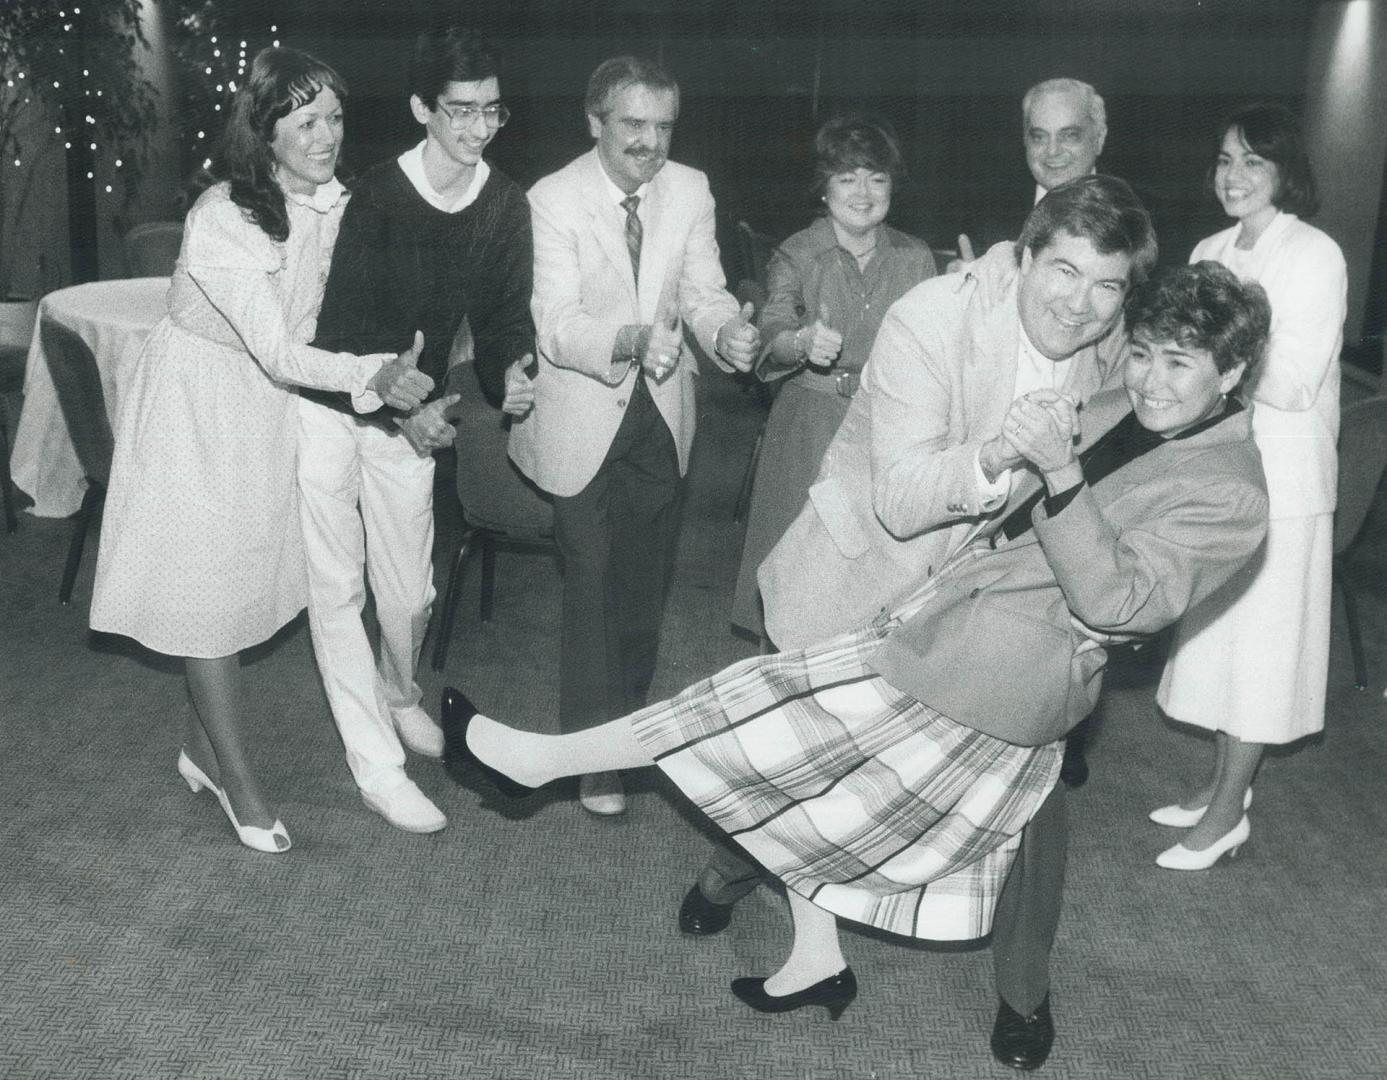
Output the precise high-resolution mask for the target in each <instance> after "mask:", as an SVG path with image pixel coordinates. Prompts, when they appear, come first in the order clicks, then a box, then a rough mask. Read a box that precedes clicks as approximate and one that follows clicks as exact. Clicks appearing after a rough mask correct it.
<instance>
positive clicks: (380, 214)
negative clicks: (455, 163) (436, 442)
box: [313, 158, 535, 406]
mask: <svg viewBox="0 0 1387 1080" xmlns="http://www.w3.org/2000/svg"><path fill="white" fill-rule="evenodd" d="M533 270H534V241H533V238H532V236H531V233H530V206H529V203H528V202H527V201H526V198H525V193H524V192H523V191H522V190H521V189H520V186H519V185H518V184H516V183H515V182H514V181H513V180H511V179H510V177H508V176H506V175H505V174H504V173H502V172H501V171H500V170H499V169H497V168H495V167H494V166H493V167H492V168H491V175H490V176H488V177H487V180H486V183H485V184H484V185H483V186H482V190H481V191H480V192H479V193H478V195H477V198H476V201H475V202H473V203H472V204H471V205H469V206H467V207H465V208H464V209H462V210H459V211H457V212H456V213H451V214H450V213H447V212H445V211H443V210H438V209H436V208H435V207H433V206H431V205H430V204H429V203H427V202H425V201H424V199H423V198H422V197H421V196H420V195H419V193H418V192H417V191H416V190H415V188H414V185H413V184H411V183H410V181H409V178H408V177H407V176H405V174H404V171H403V170H402V169H401V168H400V165H399V162H398V161H396V160H395V159H393V158H392V159H390V160H389V161H383V162H381V163H380V164H378V165H375V166H373V167H372V168H370V169H368V170H367V171H366V172H365V173H363V174H362V175H361V177H360V178H359V179H358V180H357V182H356V183H355V184H353V185H352V197H351V201H350V202H349V203H348V204H347V209H346V211H345V212H344V214H343V217H342V228H341V232H340V233H339V234H338V237H337V246H336V248H335V249H334V251H333V255H332V269H331V271H330V273H329V275H328V280H327V290H326V293H325V295H324V297H323V306H322V311H321V313H320V314H319V316H318V331H317V336H316V337H315V338H314V341H313V344H314V345H316V346H318V347H319V348H323V349H330V350H332V351H335V352H351V353H358V354H361V353H374V352H403V351H404V350H405V349H407V348H409V346H410V343H411V342H412V341H413V338H414V331H415V330H422V331H423V333H424V351H423V354H422V355H421V357H420V360H419V367H420V370H422V371H424V372H425V373H426V374H427V375H429V376H431V377H432V378H433V380H434V382H435V383H436V386H435V388H434V392H433V396H435V397H437V396H439V395H441V394H442V393H443V384H444V375H445V374H446V372H447V367H448V354H449V350H450V348H451V346H452V343H453V337H454V335H455V334H456V333H457V330H458V326H459V324H460V323H461V322H462V317H463V316H464V315H466V316H467V318H468V321H469V323H470V324H471V327H472V335H473V341H474V345H475V349H476V364H475V368H476V376H477V379H478V381H479V382H480V383H481V387H482V391H483V392H484V393H485V394H486V397H487V399H488V400H490V401H491V402H492V403H493V404H495V405H498V406H499V405H500V403H501V399H502V397H503V396H504V394H505V372H506V368H507V367H508V366H509V365H510V364H511V362H512V361H514V360H517V359H519V358H520V357H521V356H524V355H525V354H526V353H530V354H533V353H534V348H535V332H534V324H533V322H532V321H531V318H530V288H531V282H532V277H533ZM313 396H314V397H317V395H313ZM336 398H337V400H336V401H334V402H331V403H333V404H337V405H339V406H340V405H341V404H343V403H344V401H345V398H344V397H343V396H342V395H337V396H336ZM319 400H323V399H321V398H320V399H319Z"/></svg>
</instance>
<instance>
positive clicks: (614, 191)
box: [598, 161, 650, 224]
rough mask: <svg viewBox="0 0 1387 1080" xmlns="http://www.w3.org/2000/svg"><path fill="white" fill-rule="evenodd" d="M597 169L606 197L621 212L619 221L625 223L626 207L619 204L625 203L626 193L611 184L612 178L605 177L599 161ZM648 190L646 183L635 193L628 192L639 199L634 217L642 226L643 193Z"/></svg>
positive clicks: (605, 174) (604, 171)
mask: <svg viewBox="0 0 1387 1080" xmlns="http://www.w3.org/2000/svg"><path fill="white" fill-rule="evenodd" d="M598 169H599V171H600V172H601V173H602V182H603V183H604V184H606V185H607V197H608V198H609V199H611V200H612V202H613V203H614V204H615V205H616V208H617V209H618V210H620V211H621V220H622V221H625V220H626V207H624V206H622V205H621V204H622V202H624V201H625V199H626V196H627V192H625V191H622V190H621V188H619V187H617V186H616V184H614V183H613V182H612V178H611V177H610V176H608V175H607V170H606V169H605V168H603V167H602V163H601V162H600V161H599V162H598ZM649 190H650V185H649V184H648V183H645V184H642V185H641V186H640V187H638V188H636V190H635V191H632V192H630V194H632V195H634V196H636V197H637V198H638V199H640V202H639V203H637V204H636V217H638V218H640V219H641V222H642V224H644V222H645V214H643V213H642V211H643V210H644V209H645V193H646V192H647V191H649Z"/></svg>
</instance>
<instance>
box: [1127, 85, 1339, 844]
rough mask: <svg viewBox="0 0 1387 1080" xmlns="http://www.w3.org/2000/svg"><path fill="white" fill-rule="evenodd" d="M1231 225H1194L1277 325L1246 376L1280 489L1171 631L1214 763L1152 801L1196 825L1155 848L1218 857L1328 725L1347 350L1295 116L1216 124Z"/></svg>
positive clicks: (1184, 690) (1195, 718) (1170, 690)
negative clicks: (1280, 763) (1217, 587)
mask: <svg viewBox="0 0 1387 1080" xmlns="http://www.w3.org/2000/svg"><path fill="white" fill-rule="evenodd" d="M1212 179H1213V188H1214V194H1215V195H1217V197H1218V200H1219V202H1220V203H1221V204H1222V205H1223V209H1224V211H1225V212H1226V213H1227V214H1228V215H1229V217H1232V218H1235V219H1236V224H1234V225H1233V226H1232V227H1231V228H1228V229H1225V230H1224V231H1222V232H1220V233H1216V234H1215V235H1213V236H1210V237H1208V238H1206V239H1204V240H1201V241H1200V242H1199V243H1198V244H1197V245H1196V246H1195V249H1194V252H1193V253H1192V254H1191V255H1190V261H1191V262H1196V261H1198V260H1201V259H1213V260H1215V261H1217V262H1220V263H1222V264H1223V265H1225V266H1227V267H1228V268H1229V269H1230V270H1232V271H1233V272H1234V273H1236V274H1237V275H1238V277H1239V278H1241V279H1242V280H1244V281H1255V282H1257V283H1258V284H1260V285H1261V286H1262V287H1263V288H1264V289H1265V290H1266V291H1267V296H1268V298H1269V299H1270V300H1271V314H1272V324H1271V339H1270V342H1269V344H1268V347H1267V353H1266V358H1265V360H1264V361H1263V363H1262V365H1261V367H1260V368H1259V370H1258V373H1257V377H1256V378H1255V379H1253V380H1252V381H1251V384H1250V386H1249V387H1248V388H1247V389H1246V390H1245V391H1244V392H1245V393H1246V394H1247V396H1248V397H1249V398H1250V400H1251V403H1252V429H1253V434H1254V436H1255V438H1256V441H1257V447H1258V449H1259V450H1260V451H1261V455H1262V466H1263V469H1264V470H1265V472H1266V478H1267V490H1268V493H1269V495H1270V499H1271V527H1270V531H1269V532H1268V534H1267V543H1266V547H1265V549H1264V552H1263V555H1262V557H1261V558H1260V559H1257V560H1254V561H1253V562H1252V563H1251V564H1250V565H1249V566H1248V567H1246V568H1245V570H1244V571H1243V572H1242V573H1241V574H1240V575H1238V576H1237V577H1236V578H1235V579H1234V580H1233V581H1231V582H1229V584H1228V585H1227V586H1225V587H1224V589H1223V591H1222V592H1221V593H1220V594H1218V595H1216V596H1214V597H1212V598H1210V600H1208V601H1207V602H1205V603H1204V604H1203V605H1202V606H1201V607H1200V608H1199V609H1197V610H1196V611H1194V612H1191V613H1190V615H1189V616H1188V617H1187V618H1185V619H1184V621H1183V622H1182V623H1181V624H1180V626H1179V629H1178V630H1177V634H1176V639H1175V645H1174V648H1173V650H1172V653H1171V656H1170V659H1169V661H1168V662H1167V664H1166V668H1165V672H1164V674H1163V676H1162V678H1161V685H1160V690H1159V693H1158V696H1157V701H1158V702H1159V704H1160V706H1161V708H1162V709H1163V710H1165V712H1166V714H1167V715H1168V716H1170V717H1172V718H1173V719H1176V720H1180V721H1183V722H1185V723H1190V724H1195V725H1197V726H1199V727H1204V728H1208V729H1210V730H1212V731H1214V732H1215V733H1216V734H1215V743H1214V745H1215V755H1214V765H1213V769H1212V770H1211V772H1210V773H1209V774H1208V775H1207V776H1206V777H1205V778H1204V779H1203V780H1202V781H1201V782H1200V783H1199V784H1198V785H1196V786H1195V787H1193V788H1192V789H1190V790H1188V791H1187V792H1186V794H1185V797H1184V798H1183V799H1182V800H1181V801H1180V802H1179V803H1176V804H1174V805H1171V806H1163V807H1161V808H1160V809H1158V810H1155V811H1153V812H1152V814H1151V819H1152V820H1153V821H1155V822H1156V823H1157V824H1160V825H1170V826H1175V827H1184V828H1188V829H1189V831H1188V832H1187V833H1186V834H1185V835H1184V836H1183V837H1182V838H1181V842H1180V843H1179V844H1177V845H1176V846H1175V847H1172V848H1170V849H1169V850H1167V851H1165V852H1163V853H1162V854H1161V855H1160V856H1159V857H1158V858H1157V863H1158V865H1160V866H1163V867H1166V868H1167V869H1177V870H1199V869H1204V868H1206V867H1208V866H1212V865H1213V864H1214V863H1215V862H1216V861H1217V860H1218V857H1219V856H1220V855H1221V854H1222V853H1223V852H1224V851H1225V850H1229V849H1231V848H1235V847H1237V846H1238V845H1239V844H1241V843H1242V842H1243V841H1244V840H1245V839H1246V838H1247V835H1248V833H1249V831H1250V826H1249V823H1248V819H1247V815H1246V810H1247V807H1248V806H1249V805H1250V804H1251V801H1252V788H1251V784H1252V778H1253V774H1254V773H1255V772H1256V770H1257V765H1258V763H1259V762H1260V760H1261V757H1262V751H1263V748H1264V747H1265V746H1267V745H1268V744H1282V743H1288V742H1292V741H1294V740H1296V739H1299V738H1302V737H1303V736H1306V735H1310V734H1313V733H1315V732H1318V731H1320V730H1321V729H1322V728H1323V727H1324V700H1325V684H1326V678H1327V672H1328V664H1329V607H1330V574H1331V558H1332V543H1333V516H1334V500H1335V490H1336V479H1337V472H1338V458H1337V454H1336V449H1335V444H1336V441H1337V438H1338V434H1339V350H1340V347H1341V346H1342V344H1343V326H1344V314H1345V305H1346V293H1347V288H1348V283H1347V270H1346V268H1345V265H1344V257H1343V253H1342V252H1341V251H1340V250H1339V245H1338V244H1336V243H1335V242H1334V241H1333V240H1332V239H1330V238H1329V237H1328V236H1327V235H1326V234H1325V233H1323V232H1321V231H1320V230H1319V229H1316V228H1315V227H1314V226H1312V225H1308V224H1306V223H1305V221H1303V220H1302V218H1306V217H1309V216H1310V215H1312V214H1313V213H1314V212H1315V210H1316V209H1317V207H1318V199H1317V198H1316V194H1315V183H1314V178H1313V176H1312V175H1311V172H1310V164H1309V161H1308V159H1307V156H1306V153H1305V149H1304V143H1303V140H1302V138H1301V133H1300V129H1299V125H1298V124H1297V122H1296V120H1295V117H1294V116H1292V114H1291V113H1289V112H1288V111H1286V110H1285V109H1283V108H1280V107H1277V106H1270V105H1256V106H1252V107H1250V108H1247V109H1244V110H1242V111H1241V112H1238V113H1236V114H1235V115H1233V116H1232V117H1230V118H1229V120H1228V121H1227V122H1226V123H1225V124H1224V125H1223V126H1222V128H1221V134H1220V142H1219V149H1218V157H1217V161H1216V163H1215V165H1214V168H1213V173H1212Z"/></svg>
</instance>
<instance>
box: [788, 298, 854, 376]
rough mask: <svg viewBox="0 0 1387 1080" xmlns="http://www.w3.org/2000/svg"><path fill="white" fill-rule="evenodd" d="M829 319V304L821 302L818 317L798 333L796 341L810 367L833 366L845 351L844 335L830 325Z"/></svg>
mask: <svg viewBox="0 0 1387 1080" xmlns="http://www.w3.org/2000/svg"><path fill="white" fill-rule="evenodd" d="M828 321H829V312H828V305H827V304H825V303H823V302H820V304H819V315H818V318H816V319H815V320H814V321H813V322H812V323H810V324H809V325H808V326H806V327H804V328H803V329H801V330H800V331H799V333H798V334H797V335H796V338H797V342H796V343H797V344H798V345H799V346H800V352H801V353H803V355H804V359H805V360H806V361H807V362H808V364H809V366H810V367H816V368H828V367H832V366H833V362H834V361H835V360H837V359H838V354H839V353H840V352H842V351H843V335H842V334H840V333H839V332H838V331H837V330H835V329H833V327H831V326H829V325H828Z"/></svg>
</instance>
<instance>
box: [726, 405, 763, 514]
mask: <svg viewBox="0 0 1387 1080" xmlns="http://www.w3.org/2000/svg"><path fill="white" fill-rule="evenodd" d="M765 437H766V429H765V428H764V427H763V428H762V429H761V431H760V433H759V434H758V435H757V436H756V445H755V446H754V447H752V449H751V460H750V461H748V462H747V463H746V472H745V473H743V474H742V486H741V489H740V490H739V491H738V492H737V503H736V505H735V506H734V507H733V508H732V520H733V521H735V522H737V523H738V524H740V523H741V520H742V518H744V517H746V512H747V508H748V507H749V506H750V505H751V488H752V484H753V483H754V482H755V480H756V466H757V465H758V464H760V461H761V440H762V439H764V438H765Z"/></svg>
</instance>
